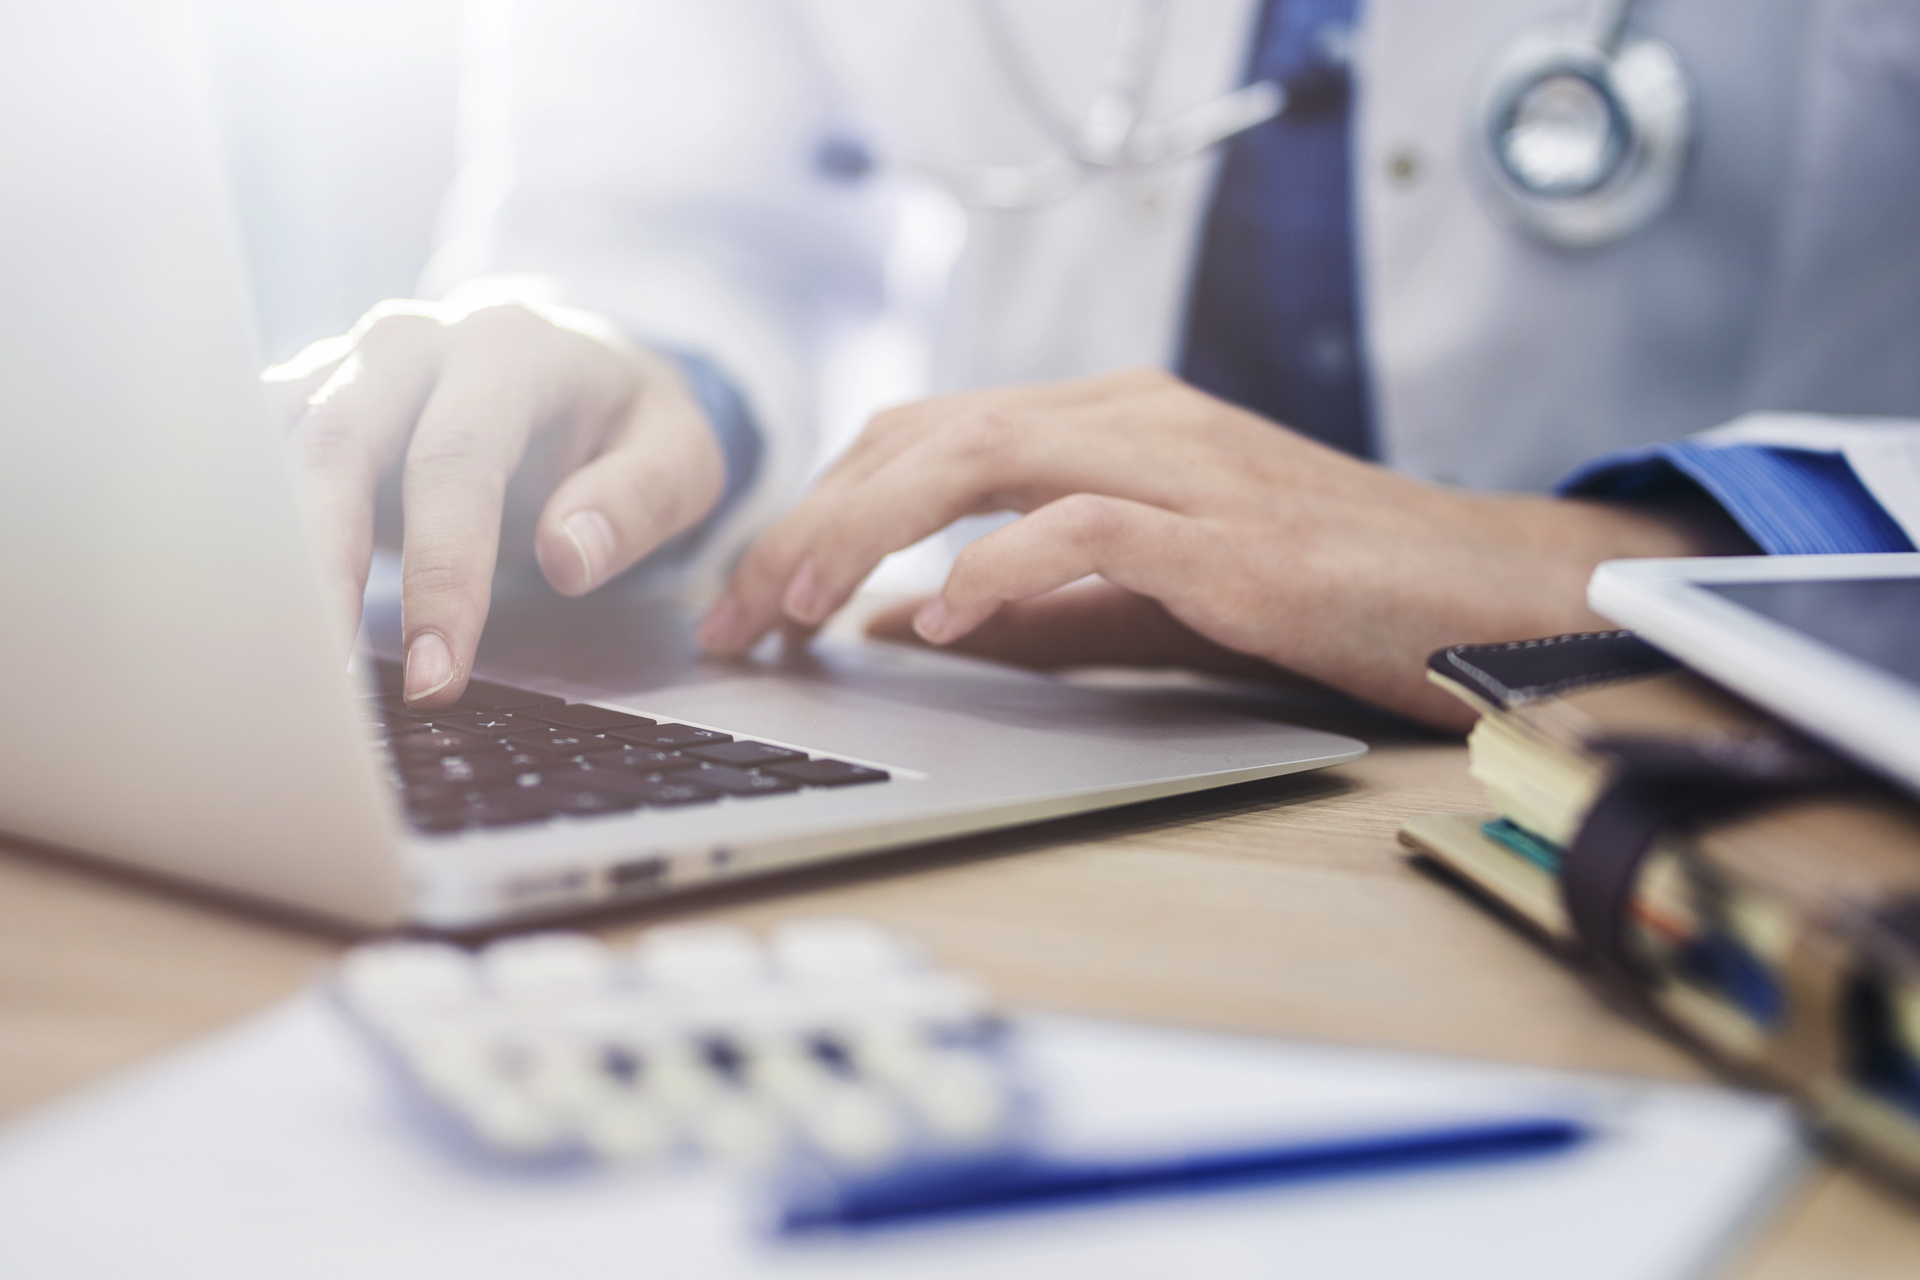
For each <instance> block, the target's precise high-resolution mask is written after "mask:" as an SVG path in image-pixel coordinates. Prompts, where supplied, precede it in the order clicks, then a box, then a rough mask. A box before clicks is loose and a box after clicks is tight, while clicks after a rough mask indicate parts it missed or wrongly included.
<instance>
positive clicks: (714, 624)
mask: <svg viewBox="0 0 1920 1280" xmlns="http://www.w3.org/2000/svg"><path fill="white" fill-rule="evenodd" d="M739 626H740V606H739V605H737V604H735V603H734V601H733V597H732V596H721V597H720V598H719V599H718V600H716V601H714V605H713V608H711V609H709V610H707V616H706V617H704V618H702V619H701V620H700V629H699V630H698V631H697V632H696V633H695V638H696V639H697V640H699V641H700V647H701V648H702V649H727V648H730V647H732V645H733V643H734V636H733V633H734V631H735V630H736V629H737V628H738V627H739Z"/></svg>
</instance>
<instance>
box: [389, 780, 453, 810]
mask: <svg viewBox="0 0 1920 1280" xmlns="http://www.w3.org/2000/svg"><path fill="white" fill-rule="evenodd" d="M470 794H471V792H470V788H469V784H468V783H464V782H454V781H447V780H445V779H439V778H424V779H414V778H409V779H406V780H405V782H404V785H403V787H402V790H401V795H400V799H401V802H402V803H403V804H405V805H406V807H407V808H408V809H409V810H420V811H428V810H435V811H437V810H442V809H448V810H451V809H465V808H466V807H467V800H468V798H469V795H470Z"/></svg>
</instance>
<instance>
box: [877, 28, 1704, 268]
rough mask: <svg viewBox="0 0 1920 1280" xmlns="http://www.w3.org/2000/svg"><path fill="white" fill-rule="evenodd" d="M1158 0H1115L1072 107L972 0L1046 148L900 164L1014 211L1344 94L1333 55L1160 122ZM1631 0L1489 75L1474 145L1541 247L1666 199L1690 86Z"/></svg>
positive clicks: (1495, 192)
mask: <svg viewBox="0 0 1920 1280" xmlns="http://www.w3.org/2000/svg"><path fill="white" fill-rule="evenodd" d="M1168 4H1169V0H1128V2H1127V3H1126V5H1125V6H1124V7H1123V8H1122V9H1121V13H1120V20H1119V23H1118V26H1117V29H1116V32H1115V36H1114V42H1113V54H1112V57H1111V59H1110V61H1109V64H1108V68H1107V72H1106V75H1105V76H1104V77H1103V79H1102V81H1101V85H1100V88H1099V90H1098V91H1097V92H1096V93H1095V95H1094V97H1093V100H1092V102H1091V103H1090V104H1089V105H1088V107H1087V108H1086V110H1085V111H1084V112H1083V113H1082V114H1080V115H1079V116H1078V117H1074V116H1071V115H1069V114H1068V113H1066V112H1063V111H1062V110H1061V109H1060V108H1059V107H1058V106H1057V105H1056V104H1055V103H1054V102H1053V101H1052V99H1051V97H1050V96H1049V95H1048V93H1047V92H1046V90H1045V88H1044V86H1043V84H1042V80H1041V77H1040V75H1039V74H1038V71H1037V69H1036V68H1035V66H1034V63H1033V61H1032V58H1031V57H1030V55H1029V53H1028V51H1027V49H1026V48H1025V46H1024V45H1023V44H1022V43H1021V41H1020V39H1019V37H1018V36H1017V34H1016V33H1015V32H1014V30H1013V26H1012V23H1011V22H1010V21H1009V19H1008V17H1007V13H1006V10H1005V8H1004V7H1003V0H972V8H973V12H974V15H975V17H976V19H977V21H978V23H979V26H980V30H981V33H982V35H983V36H984V37H985V40H986V43H987V46H988V49H989V51H990V52H991V54H992V56H993V58H994V61H995V62H996V63H997V64H998V65H999V67H1000V69H1001V72H1002V74H1003V75H1004V76H1005V77H1006V80H1007V83H1008V86H1009V88H1010V89H1011V90H1012V92H1013V95H1014V97H1015V99H1016V100H1017V101H1018V102H1019V104H1020V107H1021V109H1022V110H1023V111H1024V112H1026V114H1027V115H1028V116H1029V118H1031V119H1032V120H1033V121H1034V123H1035V124H1036V125H1038V126H1039V128H1040V130H1041V131H1042V132H1043V133H1044V134H1045V135H1046V136H1047V138H1048V139H1049V141H1050V142H1051V143H1052V144H1053V146H1054V148H1055V150H1054V152H1053V154H1051V155H1049V156H1047V157H1045V158H1044V159H1041V160H1038V161H1035V162H1033V163H1030V164H1024V165H1004V166H1000V165H980V166H960V165H939V164H932V163H918V162H911V161H908V162H903V163H904V167H907V168H911V169H916V170H919V171H921V172H923V173H927V174H930V175H931V176H933V177H935V178H937V179H939V180H940V181H941V182H942V183H943V184H944V185H945V186H946V187H947V189H948V190H950V191H951V192H952V193H953V194H954V196H955V197H957V198H958V199H959V200H960V201H961V202H962V203H963V204H966V205H969V206H971V207H973V208H976V209H983V210H996V211H1012V210H1023V209H1034V208H1039V207H1041V206H1043V205H1048V204H1052V203H1054V202H1056V201H1058V200H1061V199H1064V198H1065V197H1066V196H1069V195H1071V194H1073V192H1075V191H1076V190H1078V189H1079V188H1080V187H1081V186H1082V185H1084V184H1085V183H1086V182H1087V181H1088V179H1090V178H1092V177H1093V176H1095V175H1097V174H1101V173H1116V172H1126V171H1129V170H1142V169H1150V168H1157V167H1159V166H1163V165H1168V164H1173V163H1176V162H1178V161H1181V160H1186V159H1190V158H1192V157H1194V156H1197V155H1200V154H1201V153H1203V152H1205V151H1208V150H1210V149H1212V148H1213V147H1216V146H1218V145H1220V144H1221V143H1223V142H1225V141H1227V140H1228V139H1230V138H1232V137H1234V136H1236V135H1238V134H1241V133H1244V132H1246V131H1247V130H1248V129H1252V128H1254V127H1255V126H1257V125H1260V124H1264V123H1265V122H1266V121H1268V120H1271V119H1273V118H1274V117H1276V116H1279V115H1281V114H1282V113H1284V112H1289V111H1291V112H1295V113H1302V114H1304V113H1305V112H1307V111H1310V110H1313V109H1315V108H1317V107H1319V106H1322V105H1324V104H1325V103H1326V102H1327V101H1328V100H1329V98H1330V97H1332V96H1334V95H1336V94H1337V95H1344V93H1345V84H1346V81H1345V66H1344V63H1345V49H1344V48H1343V47H1338V46H1335V47H1328V48H1325V49H1323V50H1322V51H1321V52H1322V55H1323V65H1321V66H1319V67H1316V68H1314V69H1313V70H1310V71H1309V72H1307V73H1305V74H1303V75H1300V76H1295V77H1293V78H1291V79H1289V80H1288V81H1286V82H1285V83H1282V82H1279V81H1275V80H1261V81H1257V82H1255V83H1253V84H1249V85H1245V86H1243V87H1241V88H1239V89H1235V90H1234V91H1233V92H1231V93H1227V94H1223V95H1221V96H1219V97H1216V98H1213V99H1211V100H1210V101H1207V102H1205V103H1202V104H1201V105H1199V106H1197V107H1193V108H1191V109H1189V110H1187V111H1185V112H1183V113H1181V114H1179V115H1176V116H1174V117H1172V118H1171V119H1168V120H1164V121H1153V120H1149V119H1148V118H1147V114H1146V105H1147V97H1148V95H1149V93H1150V92H1151V89H1152V83H1153V72H1154V67H1155V64H1156V63H1157V61H1158V58H1159V49H1160V43H1161V37H1162V35H1163V34H1164V30H1165V27H1166V19H1167V10H1168ZM1634 4H1635V0H1594V4H1593V7H1592V10H1591V11H1590V13H1589V14H1588V15H1587V17H1586V19H1585V20H1584V21H1573V22H1555V23H1550V24H1547V25H1543V26H1540V27H1536V28H1534V29H1532V30H1529V31H1527V32H1525V33H1523V34H1522V35H1521V36H1520V37H1519V38H1518V39H1517V40H1515V41H1514V43H1513V44H1512V45H1511V46H1510V47H1509V49H1508V50H1507V52H1506V53H1505V54H1504V55H1503V56H1502V57H1501V58H1500V59H1499V60H1498V61H1497V62H1496V63H1495V65H1494V67H1493V69H1492V72H1491V73H1490V74H1489V75H1488V76H1487V78H1486V81H1485V85H1484V88H1483V91H1482V93H1481V95H1480V101H1479V104H1478V110H1477V119H1478V122H1479V123H1478V127H1477V129H1476V132H1475V137H1474V138H1473V139H1472V144H1471V145H1472V146H1473V147H1474V149H1475V150H1477V151H1479V152H1480V154H1481V157H1482V160H1483V162H1484V163H1483V165H1482V168H1483V170H1484V171H1485V174H1486V176H1487V177H1488V179H1489V181H1488V182H1487V184H1486V185H1487V187H1488V189H1489V192H1490V195H1491V198H1492V199H1493V200H1494V201H1495V202H1496V204H1497V205H1498V206H1499V208H1500V209H1501V211H1502V212H1503V213H1504V214H1506V215H1507V216H1508V217H1510V218H1511V220H1512V221H1513V222H1514V223H1515V224H1516V225H1517V226H1519V227H1520V228H1521V229H1523V230H1524V231H1526V232H1527V233H1529V234H1530V235H1533V236H1534V237H1536V238H1538V239H1540V240H1543V241H1545V242H1547V243H1549V244H1554V245H1559V246H1562V247H1566V248H1593V247H1596V246H1599V245H1603V244H1607V243H1609V242H1611V241H1614V240H1618V239H1620V238H1622V237H1623V236H1626V235H1629V234H1631V233H1632V232H1634V231H1636V230H1638V229H1639V228H1641V227H1644V226H1646V225H1647V224H1648V223H1650V222H1652V221H1653V220H1654V219H1655V218H1656V217H1658V216H1659V215H1660V213H1661V212H1662V211H1663V210H1665V209H1666V208H1667V206H1668V205H1669V204H1671V203H1672V202H1673V198H1674V194H1675V193H1676V191H1677V190H1678V189H1679V185H1680V178H1681V175H1682V173H1683V172H1684V170H1685V168H1686V159H1687V150H1688V145H1689V142H1690V140H1691V136H1692V94H1691V93H1690V91H1689V89H1688V87H1687V80H1686V76H1685V74H1684V72H1682V70H1681V67H1680V59H1679V56H1678V55H1677V54H1676V53H1675V52H1674V50H1673V49H1672V47H1671V46H1669V45H1667V44H1665V43H1663V42H1662V41H1659V40H1656V39H1654V38H1653V37H1651V36H1646V35H1639V34H1634V33H1629V32H1628V31H1627V29H1626V28H1627V19H1628V17H1629V16H1630V15H1631V13H1632V11H1633V6H1634Z"/></svg>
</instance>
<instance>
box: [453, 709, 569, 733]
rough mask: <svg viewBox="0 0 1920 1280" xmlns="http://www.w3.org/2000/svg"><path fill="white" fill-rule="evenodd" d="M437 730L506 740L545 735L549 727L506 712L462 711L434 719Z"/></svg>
mask: <svg viewBox="0 0 1920 1280" xmlns="http://www.w3.org/2000/svg"><path fill="white" fill-rule="evenodd" d="M433 727H434V728H436V729H452V730H453V731H454V732H456V733H477V734H482V735H484V736H486V737H489V738H504V737H507V736H508V735H509V734H520V733H536V734H537V733H545V732H546V731H547V727H546V726H545V725H543V724H540V723H538V722H536V721H532V720H523V719H521V718H519V717H518V716H513V715H509V714H508V713H507V712H504V711H460V712H452V713H443V714H441V715H437V716H435V717H434V718H433Z"/></svg>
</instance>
